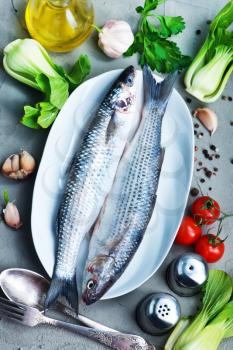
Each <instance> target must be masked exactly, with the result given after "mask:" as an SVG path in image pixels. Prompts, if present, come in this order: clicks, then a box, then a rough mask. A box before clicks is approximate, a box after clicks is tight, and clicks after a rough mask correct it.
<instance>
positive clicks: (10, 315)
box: [0, 309, 23, 322]
mask: <svg viewBox="0 0 233 350" xmlns="http://www.w3.org/2000/svg"><path fill="white" fill-rule="evenodd" d="M0 316H1V317H3V318H9V319H11V320H14V321H18V322H22V321H23V316H20V315H19V314H16V313H14V312H11V311H6V310H3V309H1V310H0Z"/></svg>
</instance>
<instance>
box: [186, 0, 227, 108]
mask: <svg viewBox="0 0 233 350" xmlns="http://www.w3.org/2000/svg"><path fill="white" fill-rule="evenodd" d="M232 22H233V0H230V1H229V2H228V3H227V4H226V5H225V7H224V8H223V9H222V10H221V11H220V12H219V13H218V15H217V16H216V17H215V18H214V20H213V22H212V23H211V26H210V30H209V34H208V36H207V38H206V40H205V42H204V44H203V46H202V47H201V49H200V51H199V52H198V54H197V56H196V57H195V58H194V60H193V62H192V64H191V65H190V67H189V68H188V70H187V72H186V75H185V78H184V83H185V86H186V90H187V91H188V92H189V93H190V94H191V95H193V96H195V97H196V98H197V99H199V100H200V101H203V102H207V103H208V102H214V101H216V100H217V99H218V98H219V96H220V95H221V93H222V92H223V90H224V88H225V86H226V84H227V81H228V79H229V77H230V75H231V73H232V71H233V33H232V32H231V31H230V30H227V29H228V27H229V26H230V25H231V24H232Z"/></svg>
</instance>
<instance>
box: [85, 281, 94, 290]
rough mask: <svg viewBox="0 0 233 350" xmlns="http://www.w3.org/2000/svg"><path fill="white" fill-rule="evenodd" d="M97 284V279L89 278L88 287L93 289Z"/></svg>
mask: <svg viewBox="0 0 233 350" xmlns="http://www.w3.org/2000/svg"><path fill="white" fill-rule="evenodd" d="M95 285H96V283H95V281H93V280H89V281H88V282H87V289H89V290H91V289H93V288H94V287H95Z"/></svg>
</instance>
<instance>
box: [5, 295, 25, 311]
mask: <svg viewBox="0 0 233 350" xmlns="http://www.w3.org/2000/svg"><path fill="white" fill-rule="evenodd" d="M0 304H1V305H8V306H12V307H15V308H18V309H19V310H25V309H26V308H25V305H23V304H18V303H15V302H14V301H11V300H8V299H5V298H2V297H0Z"/></svg>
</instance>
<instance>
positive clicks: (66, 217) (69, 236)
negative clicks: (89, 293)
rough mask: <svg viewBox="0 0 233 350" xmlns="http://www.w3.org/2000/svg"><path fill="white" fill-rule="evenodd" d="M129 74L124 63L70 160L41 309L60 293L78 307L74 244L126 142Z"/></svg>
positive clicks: (88, 221) (110, 179)
mask: <svg viewBox="0 0 233 350" xmlns="http://www.w3.org/2000/svg"><path fill="white" fill-rule="evenodd" d="M135 75H136V70H135V69H134V67H133V66H130V67H128V68H127V69H125V70H124V71H123V73H122V74H121V75H120V76H119V78H118V79H117V81H116V82H115V83H114V84H113V86H112V87H111V89H110V91H109V93H108V94H107V96H106V97H105V99H104V100H103V102H102V104H101V105H100V107H99V109H98V111H97V112H96V114H95V117H94V119H93V121H92V122H91V124H90V126H89V128H88V130H87V132H86V133H85V135H84V138H83V141H82V145H81V148H80V150H79V151H78V152H77V154H76V155H75V156H74V159H73V161H72V163H71V166H70V169H69V172H68V177H67V182H66V186H65V190H64V194H63V198H62V202H61V205H60V208H59V211H58V214H57V221H56V233H57V244H56V262H55V266H54V271H53V277H52V283H51V287H50V289H49V291H48V294H47V296H46V300H45V309H47V308H48V307H49V306H50V305H51V304H52V303H53V302H54V301H55V300H56V299H57V298H58V296H60V295H62V296H65V297H66V299H67V300H68V302H69V303H70V305H71V306H72V307H73V308H74V309H76V310H78V291H77V282H76V267H77V266H76V265H77V258H78V253H79V248H80V245H81V243H82V241H83V239H84V237H85V235H86V234H87V233H88V232H89V230H90V229H91V227H92V226H93V224H94V222H95V221H96V218H97V217H98V214H99V212H100V210H101V207H102V205H103V202H104V199H105V197H106V196H107V194H108V192H109V191H110V189H111V186H112V183H113V180H114V176H115V173H116V169H117V166H118V163H119V160H120V157H121V155H122V153H123V150H124V147H125V145H126V142H127V137H128V134H129V131H130V125H131V122H132V118H133V115H134V114H133V106H134V105H135V103H134V102H135V91H134V89H135Z"/></svg>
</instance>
